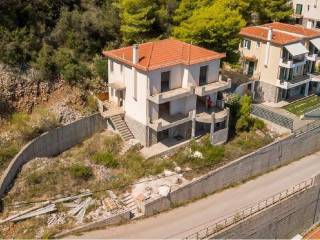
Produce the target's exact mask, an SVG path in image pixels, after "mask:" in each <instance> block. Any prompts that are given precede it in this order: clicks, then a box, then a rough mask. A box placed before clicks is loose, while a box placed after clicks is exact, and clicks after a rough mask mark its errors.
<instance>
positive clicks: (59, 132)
mask: <svg viewBox="0 0 320 240" xmlns="http://www.w3.org/2000/svg"><path fill="white" fill-rule="evenodd" d="M105 128H106V122H105V120H104V119H103V118H102V117H101V115H100V114H99V113H97V114H94V115H92V116H89V117H86V118H83V119H81V120H78V121H75V122H73V123H70V124H68V125H65V126H62V127H59V128H55V129H52V130H50V131H48V132H46V133H44V134H42V135H40V136H39V137H37V138H35V139H33V140H32V141H31V142H29V143H28V144H27V145H25V146H24V147H23V148H22V149H21V150H20V152H19V153H18V154H17V155H16V156H15V158H14V159H13V160H12V161H11V163H10V165H9V166H8V168H7V169H6V171H5V172H4V173H3V175H2V177H1V180H0V198H2V197H3V195H4V193H5V192H6V190H7V189H8V188H9V187H10V185H11V184H12V182H13V180H14V178H15V177H16V175H17V173H18V172H19V170H20V168H21V167H22V166H23V164H25V163H26V162H28V161H30V160H32V159H34V158H36V157H51V156H55V155H58V154H60V153H62V152H64V151H65V150H67V149H69V148H71V147H73V146H75V145H76V144H78V143H81V142H82V141H83V140H85V139H86V138H88V137H90V136H92V135H93V134H94V133H96V132H98V131H101V130H102V129H105Z"/></svg>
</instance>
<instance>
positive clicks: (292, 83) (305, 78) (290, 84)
mask: <svg viewBox="0 0 320 240" xmlns="http://www.w3.org/2000/svg"><path fill="white" fill-rule="evenodd" d="M310 80H311V77H310V76H309V75H302V76H297V77H294V78H293V79H292V80H287V81H280V80H279V84H278V86H279V87H281V88H284V89H290V88H294V87H298V86H300V85H303V84H306V83H308V82H309V81H310Z"/></svg>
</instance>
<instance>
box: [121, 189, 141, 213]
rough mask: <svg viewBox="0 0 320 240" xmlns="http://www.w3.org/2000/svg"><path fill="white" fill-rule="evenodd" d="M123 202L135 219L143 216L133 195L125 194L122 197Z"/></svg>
mask: <svg viewBox="0 0 320 240" xmlns="http://www.w3.org/2000/svg"><path fill="white" fill-rule="evenodd" d="M121 202H122V203H123V204H124V205H125V206H126V207H127V208H128V209H129V210H130V212H131V213H132V214H133V218H137V217H140V216H142V213H140V212H139V211H138V207H137V204H136V202H135V200H134V198H133V196H132V195H131V193H128V192H127V193H125V194H124V195H123V196H122V197H121Z"/></svg>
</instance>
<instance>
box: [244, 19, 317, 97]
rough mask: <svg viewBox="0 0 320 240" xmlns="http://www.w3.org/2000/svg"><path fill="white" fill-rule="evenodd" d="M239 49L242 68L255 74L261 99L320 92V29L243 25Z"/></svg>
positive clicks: (281, 24)
mask: <svg viewBox="0 0 320 240" xmlns="http://www.w3.org/2000/svg"><path fill="white" fill-rule="evenodd" d="M240 36H241V37H242V40H241V44H240V47H239V51H240V54H241V60H242V64H243V71H244V73H245V74H246V75H248V76H253V77H254V79H256V80H257V82H256V84H255V85H256V86H255V89H256V96H257V97H258V98H260V100H261V101H266V102H275V103H276V102H279V101H282V100H287V99H292V98H297V97H300V96H307V95H309V94H311V93H313V92H316V91H319V80H320V79H319V78H318V76H315V75H313V74H314V73H315V71H316V67H317V61H318V60H319V56H320V55H319V52H320V31H317V30H311V29H307V28H304V27H302V26H299V25H289V24H284V23H277V22H275V23H270V24H265V25H261V26H253V27H246V28H243V29H242V30H241V32H240Z"/></svg>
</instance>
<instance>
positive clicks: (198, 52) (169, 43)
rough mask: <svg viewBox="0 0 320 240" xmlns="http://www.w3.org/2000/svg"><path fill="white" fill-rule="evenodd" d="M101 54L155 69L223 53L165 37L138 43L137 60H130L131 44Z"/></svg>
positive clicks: (208, 58) (141, 67) (207, 59)
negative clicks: (136, 61)
mask: <svg viewBox="0 0 320 240" xmlns="http://www.w3.org/2000/svg"><path fill="white" fill-rule="evenodd" d="M103 54H104V55H105V56H106V57H109V58H111V59H115V60H118V61H120V62H122V63H125V64H128V65H130V66H135V67H136V68H137V69H140V70H143V71H150V70H155V69H159V68H163V67H169V66H173V65H177V64H184V65H192V64H197V63H201V62H206V61H211V60H215V59H221V58H224V57H225V54H223V53H217V52H214V51H211V50H208V49H205V48H201V47H197V46H194V45H191V44H188V43H184V42H181V41H179V40H176V39H165V40H160V41H155V42H148V43H143V44H140V45H139V62H138V64H135V65H134V64H133V62H132V46H130V47H125V48H119V49H115V50H111V51H104V52H103Z"/></svg>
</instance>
